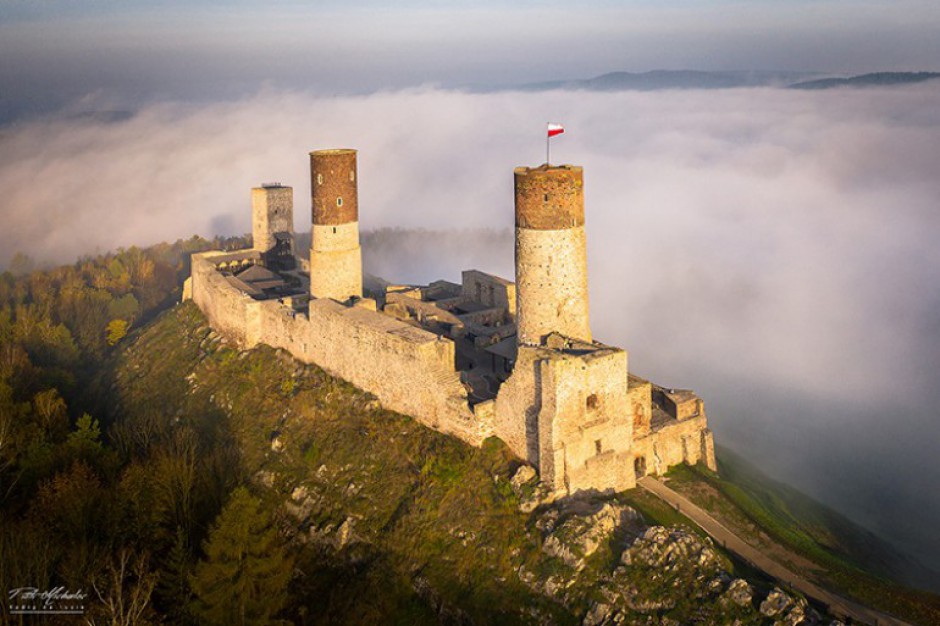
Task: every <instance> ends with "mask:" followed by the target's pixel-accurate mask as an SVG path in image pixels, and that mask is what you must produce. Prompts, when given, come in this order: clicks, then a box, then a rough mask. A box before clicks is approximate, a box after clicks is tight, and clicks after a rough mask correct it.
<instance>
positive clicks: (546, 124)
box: [545, 122, 552, 165]
mask: <svg viewBox="0 0 940 626" xmlns="http://www.w3.org/2000/svg"><path fill="white" fill-rule="evenodd" d="M549 124H551V122H545V165H549V161H550V160H551V159H550V158H549V155H550V153H549V146H550V145H551V140H552V136H551V135H549V134H548V125H549Z"/></svg>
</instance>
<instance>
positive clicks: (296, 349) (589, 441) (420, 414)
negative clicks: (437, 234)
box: [186, 150, 715, 494]
mask: <svg viewBox="0 0 940 626" xmlns="http://www.w3.org/2000/svg"><path fill="white" fill-rule="evenodd" d="M310 183H311V206H312V237H311V248H310V253H309V261H308V260H307V259H304V258H302V257H298V256H297V255H296V254H295V250H294V237H293V190H292V189H291V188H290V187H285V186H281V185H279V184H275V185H264V186H262V187H259V188H256V189H253V190H252V234H253V247H252V248H251V249H248V250H239V251H235V252H221V251H213V252H203V253H199V254H194V255H193V259H192V276H191V277H190V279H189V280H188V281H187V282H188V284H187V288H186V293H187V294H188V295H189V297H191V298H192V299H193V300H194V301H195V303H196V304H197V305H198V306H199V308H200V309H202V311H203V312H204V313H205V315H206V317H207V318H208V319H209V322H210V324H211V325H212V326H213V328H215V329H217V330H218V331H220V332H222V333H223V334H225V335H226V336H227V337H229V338H230V339H231V340H233V341H235V342H236V343H238V344H239V345H240V346H242V347H245V348H248V347H251V346H254V345H256V344H258V343H265V344H268V345H270V346H273V347H276V348H283V349H285V350H287V351H289V352H290V353H291V354H293V355H294V357H296V358H297V359H299V360H301V361H305V362H308V363H315V364H317V365H319V366H320V367H322V368H323V369H325V370H327V371H328V372H330V373H332V374H334V375H336V376H339V377H340V378H343V379H345V380H347V381H349V382H351V383H353V384H354V385H356V386H358V387H360V388H362V389H364V390H366V391H368V392H370V393H372V394H374V395H375V396H376V397H377V398H378V400H379V401H380V402H381V403H382V404H383V406H385V407H386V408H388V409H391V410H394V411H398V412H400V413H404V414H407V415H411V416H413V417H414V418H415V419H417V420H419V421H420V422H422V423H424V424H425V425H427V426H429V427H431V428H434V429H437V430H439V431H442V432H445V433H448V434H451V435H453V436H456V437H459V438H461V439H463V440H464V441H466V442H468V443H470V444H472V445H480V444H481V443H482V442H483V440H484V439H485V438H487V437H490V436H497V437H499V438H500V439H502V440H503V441H504V442H505V443H506V444H507V445H508V446H509V447H510V449H512V451H513V452H514V453H515V454H517V455H518V456H519V457H520V458H522V459H525V460H526V461H528V462H529V463H531V464H533V465H534V466H535V467H536V468H537V469H538V471H539V475H540V477H541V480H542V481H543V482H544V483H545V484H547V485H548V486H549V487H551V488H552V489H553V490H554V491H555V492H556V493H557V494H571V493H574V492H576V491H579V490H588V489H597V490H610V489H613V490H617V491H620V490H624V489H629V488H632V487H633V486H635V484H636V479H637V478H639V477H642V476H644V475H647V474H661V473H663V472H665V471H666V469H668V468H669V467H670V466H673V465H676V464H679V463H690V464H694V463H698V462H702V463H704V464H705V465H707V466H708V467H709V468H711V469H715V454H714V442H713V439H712V433H711V431H710V430H709V429H708V425H707V422H706V416H705V410H704V405H703V403H702V401H701V399H699V398H698V397H697V396H696V395H695V394H694V393H692V392H691V391H687V390H675V389H668V388H664V387H660V386H658V385H654V384H652V383H650V382H649V381H646V380H643V379H642V378H639V377H636V376H634V375H633V374H630V373H628V368H627V353H626V351H624V350H622V349H620V348H617V347H614V346H607V345H604V344H602V343H600V342H597V341H595V340H594V338H593V335H592V333H591V328H590V323H589V316H588V286H587V246H586V239H585V232H584V219H585V213H584V188H583V172H582V169H581V168H580V167H575V166H571V165H562V166H551V165H548V164H545V165H542V166H539V167H535V168H529V167H519V168H516V170H515V214H516V231H515V246H516V282H515V283H514V282H512V281H509V280H506V279H504V278H499V277H497V276H492V275H490V274H486V273H483V272H479V271H476V270H467V271H464V272H463V275H462V277H461V282H460V284H456V283H452V282H448V281H445V280H439V281H436V282H433V283H431V284H430V285H423V286H415V285H396V284H391V283H387V282H385V281H382V280H380V279H374V280H366V284H365V286H364V283H363V274H362V255H361V249H360V247H359V203H358V172H357V166H356V151H355V150H320V151H316V152H312V153H310Z"/></svg>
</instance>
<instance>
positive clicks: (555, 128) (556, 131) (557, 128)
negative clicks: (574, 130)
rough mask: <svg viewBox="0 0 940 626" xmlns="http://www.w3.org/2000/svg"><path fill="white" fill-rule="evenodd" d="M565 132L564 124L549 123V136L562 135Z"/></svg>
mask: <svg viewBox="0 0 940 626" xmlns="http://www.w3.org/2000/svg"><path fill="white" fill-rule="evenodd" d="M563 132H565V127H564V126H562V125H561V124H552V123H551V122H549V123H548V136H549V137H554V136H555V135H560V134H562V133H563Z"/></svg>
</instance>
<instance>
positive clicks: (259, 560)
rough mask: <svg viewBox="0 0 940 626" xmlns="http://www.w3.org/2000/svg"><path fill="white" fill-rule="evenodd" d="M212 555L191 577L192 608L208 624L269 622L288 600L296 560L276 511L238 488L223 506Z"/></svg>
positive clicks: (211, 536)
mask: <svg viewBox="0 0 940 626" xmlns="http://www.w3.org/2000/svg"><path fill="white" fill-rule="evenodd" d="M205 552H206V559H205V560H204V561H201V562H200V563H198V564H197V565H196V571H195V573H194V575H193V576H192V578H191V585H192V589H193V592H194V594H195V597H196V599H195V601H194V602H193V605H192V609H193V612H194V613H195V615H196V616H198V617H199V619H200V620H201V621H202V622H203V623H205V624H219V625H222V626H228V625H237V626H245V625H248V624H253V625H259V626H264V625H266V624H278V623H282V622H281V620H277V619H275V616H276V615H277V614H278V613H279V612H280V611H281V610H282V609H283V608H284V606H285V605H286V603H287V599H288V595H287V583H288V582H289V581H290V578H291V574H292V571H293V562H292V558H291V557H290V556H289V555H288V553H287V549H286V545H285V543H284V541H283V539H282V538H281V537H280V535H279V534H278V531H277V528H276V527H275V525H274V520H273V518H272V516H271V513H270V509H269V508H268V507H267V506H266V505H265V504H264V503H263V502H262V501H261V500H260V499H259V498H256V497H254V496H252V495H251V494H250V493H249V492H248V490H247V489H245V488H243V487H239V488H237V489H236V490H235V491H234V492H232V496H231V498H230V499H229V502H228V503H227V504H226V505H225V508H224V509H222V513H221V514H220V515H219V518H218V520H217V521H216V523H215V524H214V525H213V528H212V530H211V531H210V533H209V540H208V541H207V542H206V545H205Z"/></svg>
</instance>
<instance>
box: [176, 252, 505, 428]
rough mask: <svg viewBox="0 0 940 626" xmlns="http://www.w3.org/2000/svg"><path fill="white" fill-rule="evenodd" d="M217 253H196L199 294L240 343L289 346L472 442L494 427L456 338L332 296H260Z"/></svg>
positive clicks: (393, 405)
mask: <svg viewBox="0 0 940 626" xmlns="http://www.w3.org/2000/svg"><path fill="white" fill-rule="evenodd" d="M213 255H219V253H203V254H196V255H193V264H192V266H193V282H192V284H193V300H194V302H195V303H196V304H197V305H198V306H199V308H200V309H201V310H202V311H203V313H205V315H206V317H207V318H208V319H209V322H210V325H211V326H212V327H213V328H215V329H216V330H218V331H219V332H221V333H223V334H224V335H225V336H226V337H228V338H230V339H232V340H233V341H235V342H236V343H237V344H238V345H239V346H241V347H243V348H249V347H252V346H254V345H257V344H258V343H264V344H267V345H270V346H273V347H275V348H283V349H284V350H287V351H288V352H290V353H291V354H292V355H293V356H294V357H296V358H297V359H299V360H301V361H304V362H307V363H315V364H317V365H319V366H320V367H322V368H323V369H325V370H326V371H328V372H330V373H331V374H333V375H335V376H338V377H340V378H343V379H344V380H347V381H349V382H351V383H352V384H354V385H356V386H357V387H359V388H361V389H364V390H366V391H368V392H370V393H372V394H373V395H375V396H376V398H378V400H379V401H380V402H381V403H382V405H383V406H384V407H385V408H387V409H390V410H392V411H398V412H400V413H403V414H406V415H410V416H412V417H414V418H415V419H417V420H418V421H419V422H421V423H423V424H425V425H427V426H429V427H431V428H434V429H435V430H438V431H441V432H444V433H447V434H450V435H453V436H456V437H458V438H460V439H462V440H464V441H466V442H468V443H470V444H472V445H480V444H481V443H482V442H483V440H484V439H485V438H486V437H488V436H490V435H491V434H492V433H493V425H492V417H491V415H492V410H491V409H490V410H489V412H487V411H482V410H481V412H480V415H475V414H474V413H473V411H471V409H470V407H469V403H468V398H467V392H466V390H465V389H464V387H463V385H462V384H461V383H460V377H459V375H458V373H457V372H456V371H455V370H454V350H455V347H454V343H453V341H451V340H449V339H447V338H439V337H438V336H437V335H434V334H433V333H429V332H427V331H424V330H421V329H420V328H416V327H414V326H411V325H409V324H406V323H403V322H400V321H398V320H395V319H394V318H391V317H389V316H387V315H384V314H382V313H378V312H376V311H374V310H370V309H369V308H367V307H358V306H357V307H347V306H344V305H342V304H339V303H337V302H335V301H333V300H330V299H316V300H312V301H311V302H310V313H309V315H304V314H303V313H297V312H295V311H293V310H292V309H291V308H290V307H288V306H285V305H284V304H281V303H280V302H278V301H277V300H265V301H256V300H253V299H252V298H250V297H249V296H247V295H245V294H243V293H242V292H241V291H239V290H238V289H237V288H235V287H234V286H232V285H230V284H229V283H228V282H227V281H226V280H225V278H224V277H223V276H222V275H221V274H220V273H219V272H217V271H216V270H215V263H214V262H213V260H215V261H218V257H216V258H215V259H213Z"/></svg>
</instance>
